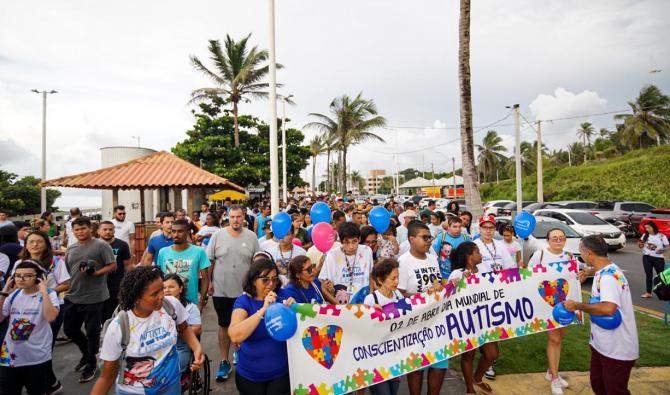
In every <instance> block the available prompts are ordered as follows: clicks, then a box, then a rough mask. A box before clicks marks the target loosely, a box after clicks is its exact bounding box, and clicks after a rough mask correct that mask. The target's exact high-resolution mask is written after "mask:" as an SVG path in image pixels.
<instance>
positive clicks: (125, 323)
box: [102, 298, 177, 384]
mask: <svg viewBox="0 0 670 395" xmlns="http://www.w3.org/2000/svg"><path fill="white" fill-rule="evenodd" d="M163 309H164V310H165V312H166V313H167V314H168V315H169V316H170V317H172V319H173V320H174V321H175V323H176V322H177V313H176V312H175V309H174V306H173V305H172V303H170V302H168V300H167V299H165V298H164V299H163ZM116 318H118V319H119V326H120V327H121V355H120V356H119V359H118V362H119V372H123V369H124V368H123V367H124V366H125V363H126V348H128V343H129V342H130V322H129V320H128V312H127V311H126V310H122V309H121V306H117V307H116V309H115V310H114V312H113V313H112V317H111V318H110V319H108V320H107V321H105V324H104V325H103V326H102V338H103V339H104V338H105V335H106V334H107V329H109V325H110V324H111V323H112V321H114V319H116ZM117 382H118V383H119V384H123V373H120V374H119V377H118V380H117Z"/></svg>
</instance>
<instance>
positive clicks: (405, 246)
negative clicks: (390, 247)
mask: <svg viewBox="0 0 670 395" xmlns="http://www.w3.org/2000/svg"><path fill="white" fill-rule="evenodd" d="M410 247H411V246H410V244H409V240H405V241H403V242H402V243H400V245H399V246H398V255H396V257H398V258H400V257H401V256H403V255H405V253H407V252H409V249H410ZM427 254H430V255H435V257H436V258H437V253H436V252H435V251H434V250H433V249H432V248H431V249H429V250H428V252H427Z"/></svg>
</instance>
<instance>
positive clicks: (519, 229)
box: [514, 211, 537, 239]
mask: <svg viewBox="0 0 670 395" xmlns="http://www.w3.org/2000/svg"><path fill="white" fill-rule="evenodd" d="M536 224H537V221H536V220H535V217H534V216H533V214H531V213H529V212H527V211H522V212H521V213H520V214H517V216H516V217H515V218H514V231H515V232H516V234H517V236H519V237H521V238H522V239H525V238H526V237H528V236H530V235H531V234H532V233H533V230H535V225H536Z"/></svg>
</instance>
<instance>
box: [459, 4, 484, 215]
mask: <svg viewBox="0 0 670 395" xmlns="http://www.w3.org/2000/svg"><path fill="white" fill-rule="evenodd" d="M458 85H459V88H460V102H461V157H462V158H463V182H464V183H465V204H466V205H467V206H468V208H470V210H471V211H472V214H473V215H474V217H475V218H478V217H479V216H480V215H481V212H482V200H481V197H480V195H479V185H478V183H477V170H476V169H475V149H474V138H473V131H472V89H471V87H470V0H461V4H460V19H459V24H458Z"/></svg>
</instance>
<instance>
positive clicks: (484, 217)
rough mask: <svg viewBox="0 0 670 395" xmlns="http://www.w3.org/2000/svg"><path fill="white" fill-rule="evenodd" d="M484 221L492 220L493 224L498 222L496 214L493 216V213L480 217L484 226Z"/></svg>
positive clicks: (480, 222) (480, 221)
mask: <svg viewBox="0 0 670 395" xmlns="http://www.w3.org/2000/svg"><path fill="white" fill-rule="evenodd" d="M484 222H490V223H492V224H493V225H495V224H496V217H494V216H492V215H482V216H481V217H480V218H479V226H482V224H483V223H484Z"/></svg>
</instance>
